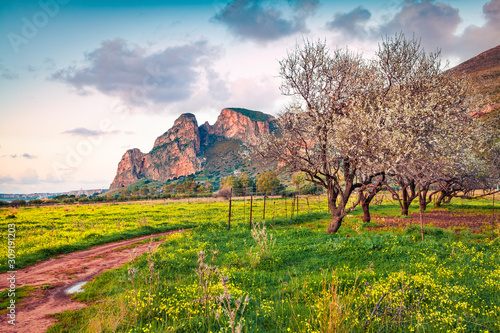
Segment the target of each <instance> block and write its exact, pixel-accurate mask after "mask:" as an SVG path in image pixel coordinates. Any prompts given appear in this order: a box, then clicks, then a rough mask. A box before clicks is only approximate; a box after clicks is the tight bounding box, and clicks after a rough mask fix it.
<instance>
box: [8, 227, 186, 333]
mask: <svg viewBox="0 0 500 333" xmlns="http://www.w3.org/2000/svg"><path fill="white" fill-rule="evenodd" d="M184 230H187V229H182V230H174V231H169V232H164V233H159V234H153V235H149V236H142V237H137V238H133V239H128V240H124V241H120V242H116V243H109V244H104V245H99V246H95V247H93V248H91V249H89V250H86V251H79V252H72V253H69V254H64V255H61V256H59V257H57V258H52V259H49V260H47V261H44V262H40V263H38V264H35V265H32V266H28V267H25V268H23V269H19V270H17V273H16V276H15V277H16V287H18V288H19V287H22V286H27V285H28V286H41V285H46V284H50V286H52V287H53V288H52V289H46V290H42V289H41V288H37V291H36V292H35V293H34V294H32V295H30V296H29V297H27V298H25V299H24V300H23V301H22V302H21V304H20V305H19V304H16V320H15V324H16V325H15V326H12V325H10V324H8V323H7V320H8V318H7V315H6V314H3V315H2V316H1V319H0V332H20V333H24V332H26V333H39V332H40V333H41V332H45V331H46V330H47V328H48V327H50V326H51V325H53V324H54V323H55V319H54V318H52V317H48V315H51V314H55V313H59V312H63V311H67V310H76V309H80V308H83V307H85V306H87V305H86V304H85V303H81V302H78V301H75V300H71V299H70V297H71V295H66V293H65V290H66V289H68V288H70V287H71V286H73V285H75V284H76V283H78V282H81V281H89V280H91V279H92V278H93V277H95V276H97V275H99V274H101V273H103V272H104V271H106V270H109V269H113V268H117V267H120V266H122V265H123V264H125V263H126V262H127V261H128V260H129V259H130V255H131V253H132V251H133V250H134V249H135V250H136V253H137V254H138V255H140V254H142V253H144V252H146V251H148V248H149V243H145V244H137V245H135V246H134V245H133V244H134V243H137V242H140V241H143V240H147V239H150V238H157V237H160V236H165V235H171V234H173V233H177V232H181V231H184ZM164 240H165V239H162V240H160V241H156V242H153V245H154V246H155V247H156V246H158V245H159V244H160V243H162V242H163V241H164ZM9 276H10V274H8V273H2V274H0V290H5V289H7V288H8V280H7V278H8V277H9Z"/></svg>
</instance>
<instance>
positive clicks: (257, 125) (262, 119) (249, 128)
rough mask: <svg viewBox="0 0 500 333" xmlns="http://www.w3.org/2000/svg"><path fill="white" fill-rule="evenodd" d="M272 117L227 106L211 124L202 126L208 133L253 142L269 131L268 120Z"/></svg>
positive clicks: (248, 142)
mask: <svg viewBox="0 0 500 333" xmlns="http://www.w3.org/2000/svg"><path fill="white" fill-rule="evenodd" d="M273 119H274V117H273V116H271V115H267V114H264V113H262V112H257V111H250V110H246V109H239V108H228V109H223V110H222V111H221V113H220V115H219V117H218V118H217V121H216V122H215V124H214V125H213V126H210V125H209V124H208V123H205V124H204V125H202V126H204V127H205V129H206V131H207V133H209V134H215V135H217V136H221V137H224V138H227V139H236V140H241V141H243V142H245V143H247V144H255V143H256V142H257V137H258V136H259V135H261V134H266V133H269V127H270V122H271V121H272V120H273Z"/></svg>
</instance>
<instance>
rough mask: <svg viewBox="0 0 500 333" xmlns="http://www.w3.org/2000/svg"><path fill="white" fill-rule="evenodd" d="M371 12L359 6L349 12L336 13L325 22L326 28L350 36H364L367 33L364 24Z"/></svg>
mask: <svg viewBox="0 0 500 333" xmlns="http://www.w3.org/2000/svg"><path fill="white" fill-rule="evenodd" d="M371 16H372V14H371V13H370V11H369V10H367V9H365V8H364V7H363V6H359V7H357V8H355V9H353V10H352V11H350V12H349V13H337V14H335V16H334V18H333V20H332V21H330V22H328V23H327V24H326V27H327V29H329V30H337V31H340V32H343V33H346V34H347V35H349V36H352V37H356V36H357V37H364V36H365V35H366V34H367V31H366V30H365V24H366V23H367V22H368V21H369V20H370V17H371Z"/></svg>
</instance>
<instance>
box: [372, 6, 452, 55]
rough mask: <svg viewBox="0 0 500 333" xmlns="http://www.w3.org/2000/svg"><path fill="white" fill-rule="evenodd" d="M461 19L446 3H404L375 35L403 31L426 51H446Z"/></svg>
mask: <svg viewBox="0 0 500 333" xmlns="http://www.w3.org/2000/svg"><path fill="white" fill-rule="evenodd" d="M461 21H462V19H461V18H460V15H459V11H458V9H456V8H453V7H452V6H450V5H449V4H445V3H442V2H435V1H431V0H423V1H419V0H405V1H404V2H403V5H402V8H401V10H400V11H399V12H398V13H397V14H396V15H395V16H394V17H393V18H392V20H390V21H389V22H387V23H386V24H384V25H382V26H381V27H380V28H379V29H378V30H377V31H376V32H375V34H378V35H390V36H391V35H394V34H395V33H399V32H401V31H402V32H404V33H405V34H407V35H408V36H412V35H413V34H415V36H416V37H418V38H422V42H423V44H424V45H425V46H427V48H430V49H435V48H436V47H438V46H439V47H440V48H447V47H449V46H450V43H453V39H454V34H455V32H456V30H457V28H458V25H459V24H460V22H461Z"/></svg>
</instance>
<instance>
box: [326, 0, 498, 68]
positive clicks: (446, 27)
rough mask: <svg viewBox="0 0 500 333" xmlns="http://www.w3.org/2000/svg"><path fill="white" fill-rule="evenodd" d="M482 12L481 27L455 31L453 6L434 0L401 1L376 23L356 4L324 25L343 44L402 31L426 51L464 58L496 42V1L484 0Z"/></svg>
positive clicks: (456, 13) (456, 17) (458, 20)
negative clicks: (396, 9)
mask: <svg viewBox="0 0 500 333" xmlns="http://www.w3.org/2000/svg"><path fill="white" fill-rule="evenodd" d="M483 14H484V17H485V19H486V23H485V24H484V25H483V26H481V27H477V26H469V27H467V28H466V29H465V30H464V32H463V33H462V34H459V33H458V28H459V25H460V23H461V22H462V18H461V16H460V12H459V10H458V9H457V8H454V7H452V6H451V5H450V4H447V3H443V2H439V1H434V0H404V1H402V3H401V5H400V7H399V8H398V11H397V12H396V13H395V14H394V15H393V16H392V17H390V18H388V19H386V20H385V22H384V23H382V24H379V25H378V26H374V25H373V24H371V25H370V24H369V23H370V20H371V12H370V11H369V10H367V9H365V8H363V7H357V8H355V9H353V10H352V11H350V12H348V13H336V14H335V15H334V17H333V19H332V20H331V21H330V22H328V23H327V28H328V29H329V30H331V31H335V32H337V33H339V35H340V36H339V38H342V37H344V39H345V42H346V43H347V42H349V43H350V42H352V39H353V38H354V39H357V40H359V41H380V38H381V37H383V36H386V35H387V36H394V35H395V34H398V33H400V32H403V33H405V35H406V36H407V37H409V38H411V37H412V36H415V37H416V38H420V39H421V41H422V45H423V46H424V47H425V49H426V50H427V51H433V50H435V49H438V48H439V49H442V51H443V56H445V57H455V58H458V59H459V60H460V61H465V60H467V59H469V58H471V57H473V56H475V55H477V54H479V53H480V52H483V51H486V50H487V49H490V48H492V47H495V46H496V45H498V44H500V33H499V31H500V0H491V1H489V2H487V3H486V4H485V5H484V6H483ZM368 26H370V27H368Z"/></svg>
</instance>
